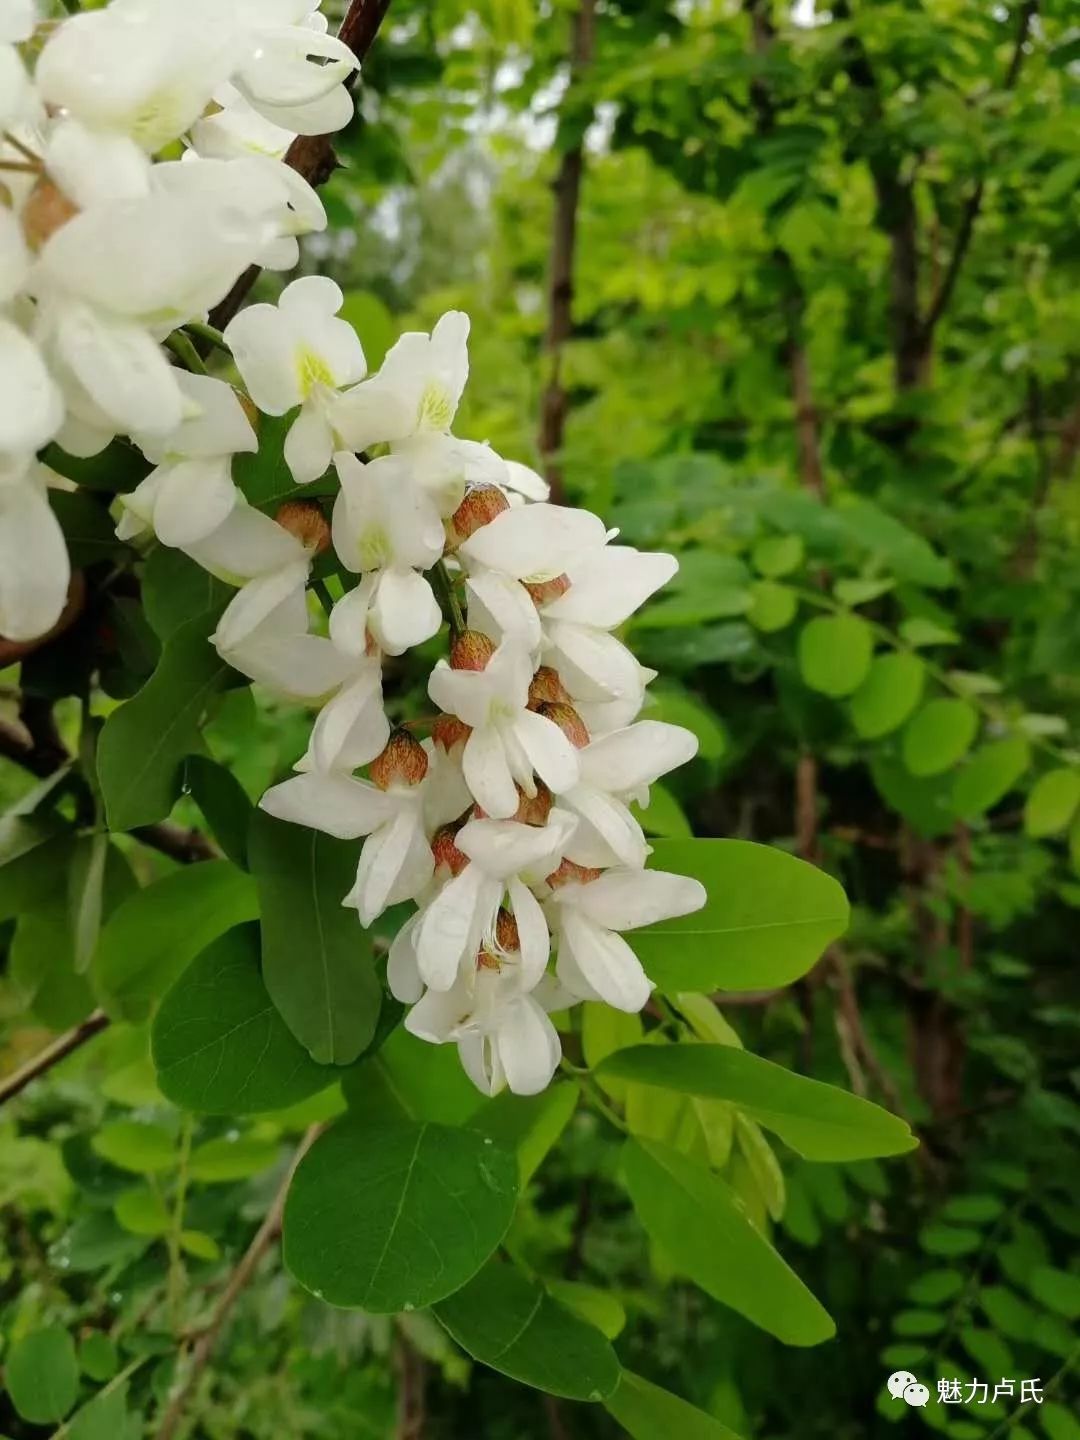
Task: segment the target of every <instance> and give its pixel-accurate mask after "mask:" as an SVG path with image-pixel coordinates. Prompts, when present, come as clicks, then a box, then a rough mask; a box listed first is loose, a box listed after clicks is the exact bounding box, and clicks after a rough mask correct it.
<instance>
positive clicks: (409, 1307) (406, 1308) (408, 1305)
mask: <svg viewBox="0 0 1080 1440" xmlns="http://www.w3.org/2000/svg"><path fill="white" fill-rule="evenodd" d="M401 1308H402V1310H404V1311H406V1313H407V1312H408V1311H410V1310H415V1309H416V1306H415V1305H414V1304H413V1302H412V1301H411V1300H406V1301H405V1304H404V1305H403V1306H402V1307H401Z"/></svg>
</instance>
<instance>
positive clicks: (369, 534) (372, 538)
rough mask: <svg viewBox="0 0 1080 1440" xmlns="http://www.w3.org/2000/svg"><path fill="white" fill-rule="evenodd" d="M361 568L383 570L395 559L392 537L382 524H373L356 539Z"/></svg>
mask: <svg viewBox="0 0 1080 1440" xmlns="http://www.w3.org/2000/svg"><path fill="white" fill-rule="evenodd" d="M356 554H357V558H358V560H359V563H360V569H361V570H381V569H382V568H383V567H384V566H385V565H388V564H389V563H390V561H391V560H392V559H393V548H392V547H391V544H390V537H389V535H387V533H386V531H385V530H384V529H383V528H382V526H381V525H372V526H371V527H370V528H369V529H367V530H365V531H364V532H363V533H362V534H361V535H358V536H357V539H356Z"/></svg>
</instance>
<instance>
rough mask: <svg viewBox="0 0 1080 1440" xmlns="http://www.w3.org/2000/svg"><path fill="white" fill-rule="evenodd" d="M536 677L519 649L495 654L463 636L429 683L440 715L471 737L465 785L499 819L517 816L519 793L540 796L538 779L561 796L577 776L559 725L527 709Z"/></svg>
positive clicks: (510, 646)
mask: <svg viewBox="0 0 1080 1440" xmlns="http://www.w3.org/2000/svg"><path fill="white" fill-rule="evenodd" d="M466 667H468V668H466ZM532 677H533V664H532V660H531V659H530V657H529V654H528V652H527V651H526V650H525V648H524V647H523V646H522V645H521V644H520V643H518V642H516V641H512V640H506V641H504V642H503V643H502V644H501V645H500V646H499V647H498V648H497V649H496V648H495V647H494V646H493V645H492V643H491V641H489V640H488V639H487V637H486V636H483V635H480V634H479V633H476V632H472V631H466V633H465V635H463V636H462V637H461V639H460V640H459V641H458V642H457V644H456V645H455V647H454V653H453V655H452V657H451V662H450V663H449V664H448V663H447V662H446V661H445V660H439V661H438V662H437V664H436V666H435V669H434V670H433V671H432V672H431V678H430V680H429V681H428V694H429V695H430V696H431V698H432V700H434V702H435V704H436V705H438V707H439V708H440V710H445V711H446V712H447V713H448V714H451V715H456V716H457V717H458V719H459V720H462V721H464V723H465V724H466V725H468V726H469V727H470V729H471V731H472V733H471V734H470V735H469V738H468V740H467V741H466V742H465V750H464V754H463V757H462V766H463V770H464V774H465V782H466V784H467V785H468V787H469V790H470V791H471V793H472V795H473V796H474V798H475V800H476V802H477V804H478V805H480V807H481V808H482V809H483V810H485V811H486V812H487V814H488V815H491V816H494V817H495V818H496V819H506V818H508V817H509V816H511V815H513V814H514V812H515V810H516V809H517V807H518V803H519V796H518V791H517V787H518V786H520V787H521V789H522V790H523V791H524V792H525V794H526V795H528V796H532V795H535V794H536V781H535V778H534V774H535V775H538V776H539V777H540V779H541V780H542V781H543V782H544V784H545V785H546V786H547V787H548V789H549V790H551V791H552V792H553V793H554V794H556V795H558V794H560V793H561V792H562V791H564V790H569V789H570V788H571V787H572V786H573V785H575V784H576V783H577V780H578V776H579V773H580V768H579V765H578V756H577V752H576V751H575V749H574V747H573V745H572V744H571V743H570V741H569V740H568V739H567V738H566V736H565V735H564V734H563V733H562V731H561V730H560V729H559V727H558V725H556V724H555V723H554V722H553V721H552V720H549V719H548V718H547V717H546V716H544V715H540V714H537V713H536V712H535V711H533V710H530V709H529V684H530V682H531V680H532Z"/></svg>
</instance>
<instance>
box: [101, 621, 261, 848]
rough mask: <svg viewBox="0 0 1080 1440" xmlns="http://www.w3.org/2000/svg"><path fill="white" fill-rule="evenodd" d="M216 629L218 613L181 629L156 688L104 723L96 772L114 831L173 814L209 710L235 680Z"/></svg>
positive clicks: (152, 684) (155, 678)
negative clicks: (213, 637)
mask: <svg viewBox="0 0 1080 1440" xmlns="http://www.w3.org/2000/svg"><path fill="white" fill-rule="evenodd" d="M216 622H217V613H216V612H213V611H212V612H210V613H209V614H206V615H199V616H196V618H195V619H194V620H189V621H188V622H187V623H186V624H184V625H181V626H180V628H179V629H178V630H177V631H176V632H175V633H174V634H173V635H172V636H171V637H170V639H169V640H167V641H166V643H165V648H164V649H163V650H162V652H161V660H160V662H159V664H158V667H157V669H156V670H155V671H154V673H153V675H152V677H151V678H150V680H149V681H147V683H146V684H145V685H144V686H143V688H142V689H141V690H140V691H139V693H138V694H137V695H136V696H135V697H134V698H133V699H131V700H128V701H127V703H126V704H124V705H121V706H120V707H119V709H117V710H114V711H113V713H112V714H111V715H110V716H109V718H108V719H107V720H106V721H105V725H104V728H103V729H102V732H101V737H100V739H99V740H98V748H97V770H98V779H99V781H100V783H101V790H102V794H103V795H104V797H105V810H106V815H107V817H108V821H109V828H110V829H111V830H134V829H135V828H136V826H139V825H152V824H154V823H155V822H156V821H158V820H163V819H164V818H165V817H166V816H167V815H168V813H169V811H170V810H171V809H172V807H173V802H174V801H175V800H176V797H177V796H178V795H179V793H180V786H181V782H182V779H183V762H184V760H185V759H186V758H187V756H188V755H190V754H191V753H192V752H193V751H194V750H197V749H199V747H200V745H201V743H202V740H201V735H200V731H199V725H200V722H201V721H202V718H203V716H204V714H205V712H206V708H207V705H208V704H209V703H210V700H211V698H212V697H213V696H214V695H215V694H216V693H217V692H218V691H219V690H220V689H222V687H223V686H224V685H225V684H226V683H227V682H228V680H229V677H230V676H231V675H232V673H233V672H232V670H231V669H230V668H229V666H228V665H227V664H226V663H225V661H224V660H222V658H221V657H220V655H218V653H217V651H216V650H215V649H214V647H213V645H212V644H211V643H210V640H209V638H208V637H209V635H210V632H211V631H212V630H213V628H214V625H215V624H216Z"/></svg>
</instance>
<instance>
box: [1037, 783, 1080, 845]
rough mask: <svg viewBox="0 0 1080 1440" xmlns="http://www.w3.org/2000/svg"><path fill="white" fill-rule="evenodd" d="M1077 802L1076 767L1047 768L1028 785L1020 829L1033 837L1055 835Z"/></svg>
mask: <svg viewBox="0 0 1080 1440" xmlns="http://www.w3.org/2000/svg"><path fill="white" fill-rule="evenodd" d="M1078 805H1080V770H1071V769H1067V768H1065V767H1064V766H1063V767H1061V768H1060V769H1057V770H1048V771H1047V773H1046V774H1045V775H1040V776H1039V778H1038V780H1036V782H1035V784H1034V785H1033V786H1032V787H1031V794H1030V795H1029V796H1028V800H1027V805H1026V806H1025V807H1024V829H1025V830H1026V831H1027V833H1028V834H1029V835H1033V836H1035V837H1036V839H1040V840H1041V839H1044V838H1045V837H1046V836H1047V835H1059V834H1060V833H1061V831H1062V830H1064V829H1066V828H1067V827H1068V824H1069V822H1070V820H1072V818H1073V815H1074V814H1075V813H1076V808H1077V806H1078Z"/></svg>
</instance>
